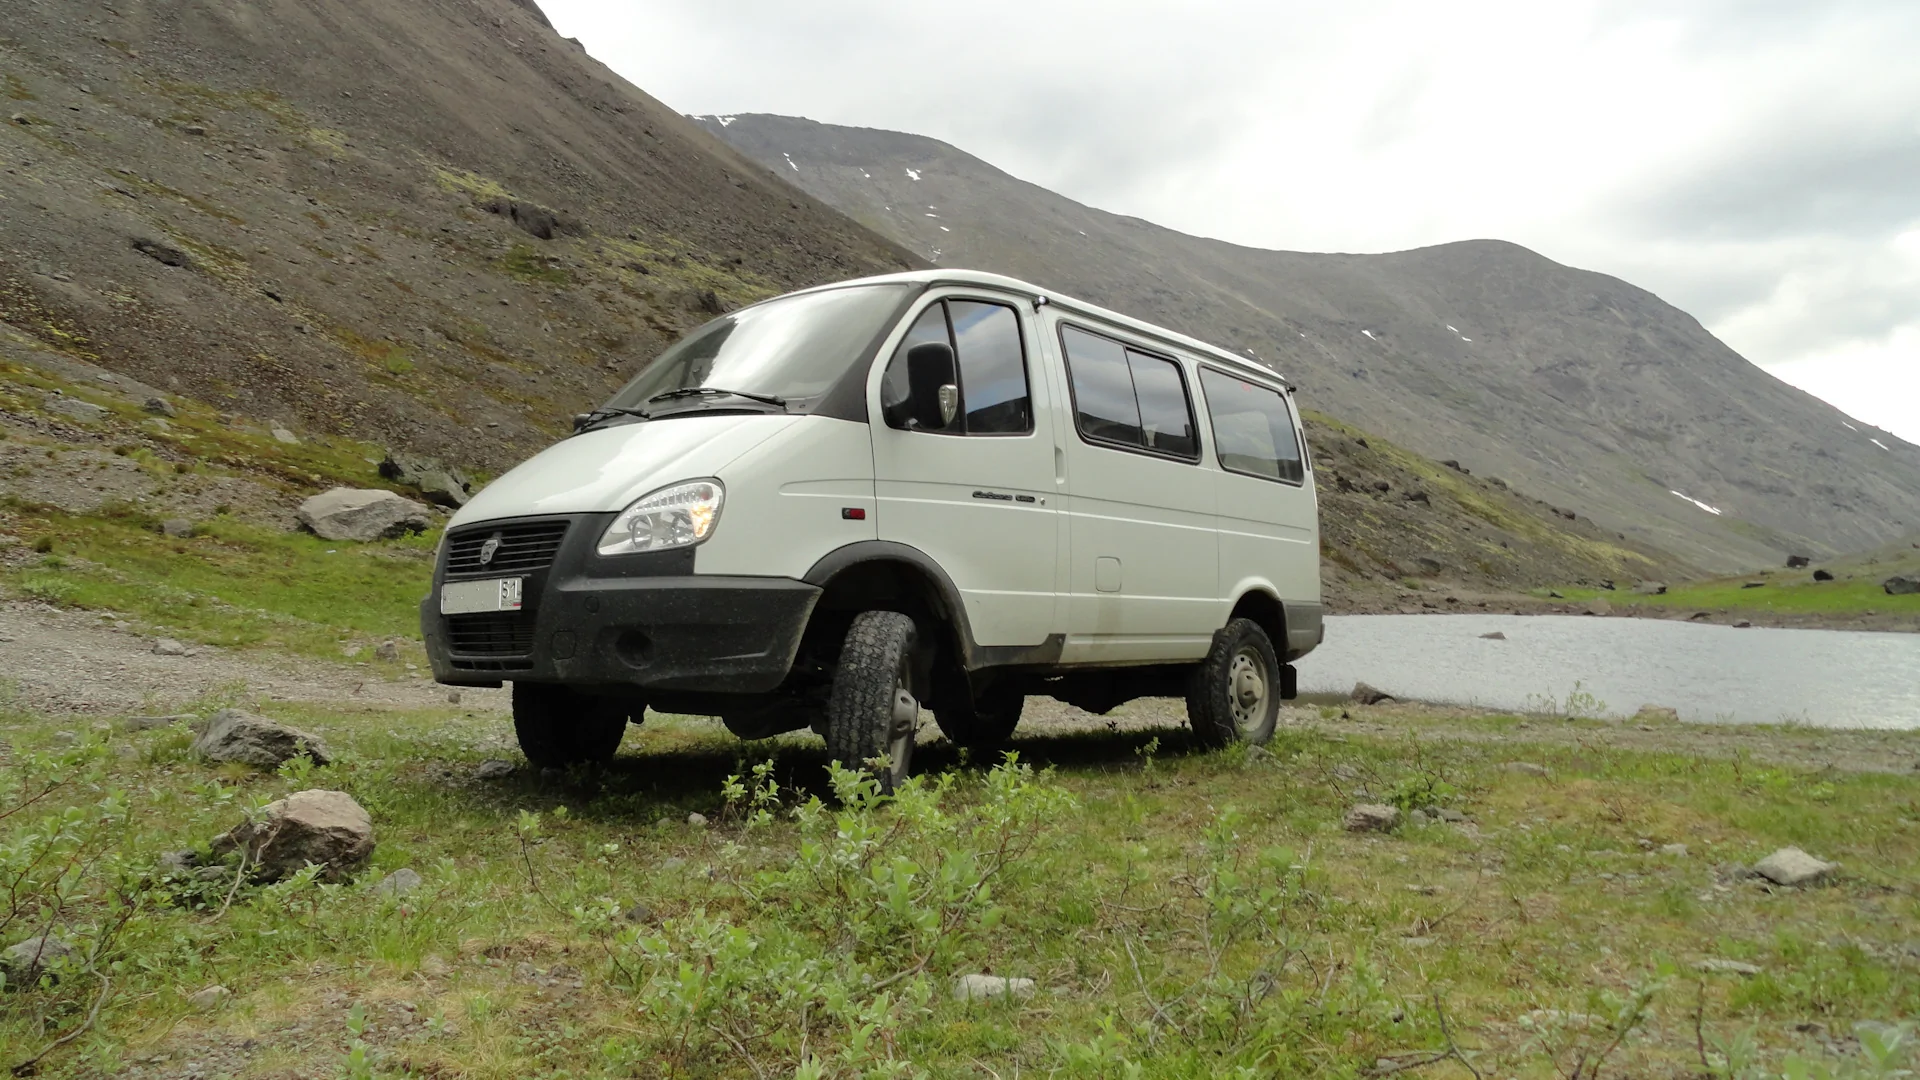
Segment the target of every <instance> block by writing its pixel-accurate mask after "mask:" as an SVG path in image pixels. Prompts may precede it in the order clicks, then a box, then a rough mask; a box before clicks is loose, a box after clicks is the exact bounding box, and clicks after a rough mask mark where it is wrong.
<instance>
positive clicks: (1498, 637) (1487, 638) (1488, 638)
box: [1480, 630, 1507, 641]
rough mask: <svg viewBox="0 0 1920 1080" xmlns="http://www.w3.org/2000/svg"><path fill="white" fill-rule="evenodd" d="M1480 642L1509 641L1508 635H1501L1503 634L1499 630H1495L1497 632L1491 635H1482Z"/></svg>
mask: <svg viewBox="0 0 1920 1080" xmlns="http://www.w3.org/2000/svg"><path fill="white" fill-rule="evenodd" d="M1480 640H1482V641H1505V640H1507V635H1505V634H1503V633H1501V632H1500V631H1498V630H1495V631H1494V632H1493V633H1491V634H1481V635H1480Z"/></svg>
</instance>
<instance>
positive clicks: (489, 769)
mask: <svg viewBox="0 0 1920 1080" xmlns="http://www.w3.org/2000/svg"><path fill="white" fill-rule="evenodd" d="M512 775H513V762H511V761H501V760H500V759H499V758H493V759H491V760H488V761H483V762H481V763H480V767H479V768H477V769H475V770H473V776H474V779H476V780H504V779H506V778H507V777H509V776H512Z"/></svg>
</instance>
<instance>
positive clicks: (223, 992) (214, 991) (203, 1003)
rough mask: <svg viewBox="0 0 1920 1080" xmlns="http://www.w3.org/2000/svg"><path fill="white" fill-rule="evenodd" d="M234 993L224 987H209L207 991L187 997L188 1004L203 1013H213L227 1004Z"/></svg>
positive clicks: (196, 991)
mask: <svg viewBox="0 0 1920 1080" xmlns="http://www.w3.org/2000/svg"><path fill="white" fill-rule="evenodd" d="M232 996H233V991H231V990H229V989H227V988H226V987H224V986H209V987H207V988H206V989H205V990H195V991H194V992H193V993H191V994H188V995H187V1004H189V1005H191V1006H193V1007H194V1008H196V1009H198V1010H200V1011H201V1012H212V1011H213V1010H215V1009H217V1008H219V1007H220V1006H222V1005H224V1004H226V1003H227V999H228V998H230V997H232Z"/></svg>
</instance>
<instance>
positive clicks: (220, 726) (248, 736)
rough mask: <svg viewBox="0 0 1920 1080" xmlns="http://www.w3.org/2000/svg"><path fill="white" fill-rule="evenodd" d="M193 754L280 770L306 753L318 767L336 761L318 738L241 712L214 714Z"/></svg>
mask: <svg viewBox="0 0 1920 1080" xmlns="http://www.w3.org/2000/svg"><path fill="white" fill-rule="evenodd" d="M193 752H194V753H195V754H197V755H199V756H200V757H201V758H204V759H205V760H207V761H216V762H224V761H234V762H239V763H240V764H243V765H251V766H253V767H254V768H256V769H277V768H279V767H280V766H281V765H283V764H285V763H286V762H289V761H291V760H293V759H294V758H296V757H299V756H300V755H302V754H305V755H306V756H307V757H309V758H311V759H313V763H314V764H315V765H327V764H330V763H331V762H332V761H333V755H332V754H331V753H329V752H328V750H327V744H326V743H325V742H323V741H321V739H320V737H319V736H318V735H312V734H309V733H307V732H304V731H299V730H297V729H295V728H290V727H287V726H286V725H284V724H277V723H275V722H274V721H272V720H269V719H267V718H266V717H264V716H256V715H254V714H253V713H249V712H242V711H241V710H239V709H222V710H220V711H219V712H217V713H214V714H213V716H212V718H211V719H209V720H208V721H207V727H206V730H205V731H202V732H201V733H200V737H199V738H197V739H195V740H193Z"/></svg>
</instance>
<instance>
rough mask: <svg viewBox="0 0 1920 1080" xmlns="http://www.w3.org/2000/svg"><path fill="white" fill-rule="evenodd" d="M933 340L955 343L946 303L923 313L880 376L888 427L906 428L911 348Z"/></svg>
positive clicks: (883, 412)
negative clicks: (948, 321) (909, 351)
mask: <svg viewBox="0 0 1920 1080" xmlns="http://www.w3.org/2000/svg"><path fill="white" fill-rule="evenodd" d="M929 341H944V342H946V343H947V344H948V345H951V344H953V338H952V337H951V336H950V335H949V334H948V333H947V305H946V304H945V303H935V304H934V305H933V306H932V307H929V308H928V309H927V310H925V311H923V312H921V313H920V317H919V318H918V319H915V320H914V321H913V326H912V327H910V328H909V329H908V330H907V336H906V337H905V338H904V339H902V340H901V342H900V347H899V348H898V349H895V350H894V353H893V359H892V360H889V361H888V362H887V373H886V374H885V375H884V376H882V377H881V380H880V414H881V415H882V416H884V417H885V418H886V421H887V426H888V427H895V428H901V429H905V428H906V426H907V351H908V350H909V349H912V348H913V347H914V346H915V345H924V344H926V343H927V342H929Z"/></svg>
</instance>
